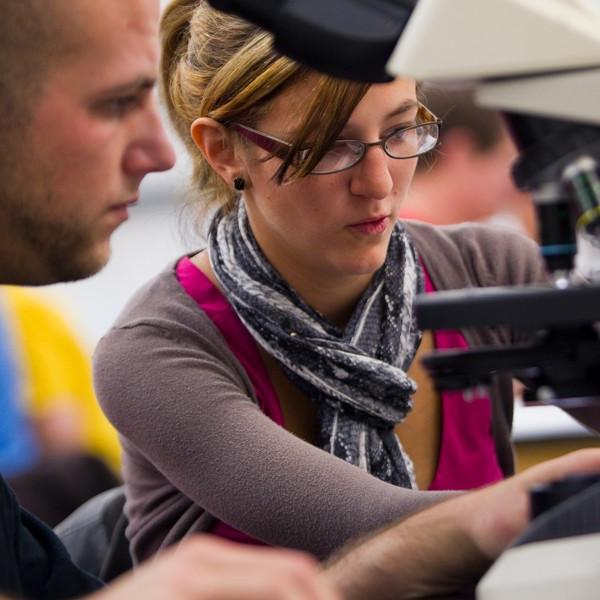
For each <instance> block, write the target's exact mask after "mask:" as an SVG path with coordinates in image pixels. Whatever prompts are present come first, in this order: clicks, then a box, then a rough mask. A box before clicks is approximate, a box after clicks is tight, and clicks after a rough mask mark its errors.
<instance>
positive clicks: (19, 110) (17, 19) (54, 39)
mask: <svg viewBox="0 0 600 600" xmlns="http://www.w3.org/2000/svg"><path fill="white" fill-rule="evenodd" d="M65 6H68V5H67V4H65V3H64V0H5V1H3V2H0V124H1V127H2V131H3V132H4V133H6V131H7V130H10V129H11V128H15V129H22V128H23V127H24V126H25V124H26V121H27V118H28V115H29V112H30V110H31V107H32V106H33V105H34V103H35V100H36V96H37V95H38V93H39V91H40V88H41V86H42V84H43V82H44V79H45V77H46V75H47V73H48V71H49V69H50V68H51V66H52V65H53V64H54V62H55V61H56V60H57V59H60V58H62V57H63V56H64V54H65V52H66V50H67V48H68V46H69V44H70V41H69V39H70V38H73V37H74V36H72V35H71V36H69V29H70V28H72V26H73V24H74V19H68V18H67V19H66V18H65V17H66V16H67V15H66V14H63V13H68V11H67V10H65Z"/></svg>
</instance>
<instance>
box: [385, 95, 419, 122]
mask: <svg viewBox="0 0 600 600" xmlns="http://www.w3.org/2000/svg"><path fill="white" fill-rule="evenodd" d="M418 107H419V102H418V101H417V100H405V101H404V102H402V104H400V106H398V108H396V109H395V110H393V111H392V112H391V113H389V114H388V115H387V116H386V119H389V118H390V117H397V116H398V115H401V114H403V113H405V112H408V111H409V110H412V109H414V108H418Z"/></svg>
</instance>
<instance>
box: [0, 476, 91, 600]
mask: <svg viewBox="0 0 600 600" xmlns="http://www.w3.org/2000/svg"><path fill="white" fill-rule="evenodd" d="M0 543H1V544H2V547H1V548H0V593H1V594H5V595H8V596H9V597H18V598H27V599H30V600H35V599H37V598H39V599H42V598H43V599H44V600H52V599H55V598H56V599H58V598H74V597H78V596H82V595H85V594H89V593H92V592H94V591H96V590H97V589H99V588H100V587H102V583H101V582H100V580H98V579H96V578H95V577H93V576H92V575H89V574H88V573H86V572H85V571H82V570H81V569H80V568H79V567H77V566H76V565H75V564H74V563H73V562H72V561H71V559H70V557H69V554H68V553H67V551H66V550H65V547H64V546H63V545H62V543H61V542H60V540H59V539H58V538H57V537H56V535H55V534H54V532H53V531H52V530H51V529H50V528H49V527H48V526H46V525H44V523H42V522H41V521H40V520H39V519H37V518H36V517H34V516H33V515H31V514H29V513H28V512H27V511H25V510H23V509H22V508H21V507H20V506H19V504H18V502H17V499H16V497H15V495H14V493H13V491H12V490H11V489H10V488H9V487H8V486H7V485H6V483H5V481H4V480H3V479H2V478H1V477H0Z"/></svg>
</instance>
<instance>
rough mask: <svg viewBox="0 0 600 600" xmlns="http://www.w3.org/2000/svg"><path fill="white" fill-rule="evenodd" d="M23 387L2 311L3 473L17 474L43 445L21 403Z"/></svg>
mask: <svg viewBox="0 0 600 600" xmlns="http://www.w3.org/2000/svg"><path fill="white" fill-rule="evenodd" d="M20 396H21V387H20V377H19V370H18V366H17V361H16V360H15V351H14V348H13V345H12V340H11V337H10V332H9V330H8V328H7V326H6V322H5V321H4V315H3V314H2V315H0V415H1V416H0V473H1V474H2V475H4V476H5V477H13V476H15V475H19V474H20V473H22V472H24V471H26V470H28V469H29V468H30V467H32V466H33V465H34V464H35V462H36V461H37V460H38V458H39V447H38V445H37V442H36V440H35V436H34V433H33V431H32V429H31V426H30V424H29V422H28V419H27V415H26V414H25V412H24V410H23V407H22V405H21V397H20Z"/></svg>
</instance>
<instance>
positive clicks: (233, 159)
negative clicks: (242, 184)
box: [190, 117, 244, 184]
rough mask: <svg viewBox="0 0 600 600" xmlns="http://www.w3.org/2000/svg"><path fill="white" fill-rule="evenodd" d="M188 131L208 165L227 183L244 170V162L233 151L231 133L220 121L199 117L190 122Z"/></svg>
mask: <svg viewBox="0 0 600 600" xmlns="http://www.w3.org/2000/svg"><path fill="white" fill-rule="evenodd" d="M190 133H191V135H192V139H193V140H194V143H195V144H196V146H197V147H198V149H199V150H200V152H202V154H203V155H204V157H205V158H206V160H207V161H208V163H209V164H210V166H211V167H212V168H213V169H214V170H215V172H216V173H218V174H219V175H220V176H221V177H222V178H223V179H224V180H225V181H226V182H227V183H228V184H231V182H232V181H233V180H234V179H235V178H236V177H237V176H239V173H240V171H243V170H244V164H243V163H242V161H241V160H240V158H239V157H238V155H237V154H236V152H235V148H234V145H233V140H232V137H231V136H232V134H231V132H230V131H229V130H228V129H227V127H225V126H224V125H223V124H222V123H219V122H218V121H215V120H214V119H210V118H208V117H200V118H199V119H196V120H195V121H194V122H193V123H192V126H191V128H190Z"/></svg>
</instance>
